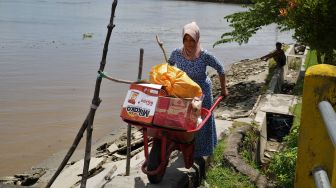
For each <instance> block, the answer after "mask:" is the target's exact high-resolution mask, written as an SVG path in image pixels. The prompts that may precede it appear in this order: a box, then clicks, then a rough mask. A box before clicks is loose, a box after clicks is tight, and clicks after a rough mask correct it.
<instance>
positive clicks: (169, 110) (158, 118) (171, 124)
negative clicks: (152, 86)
mask: <svg viewBox="0 0 336 188" xmlns="http://www.w3.org/2000/svg"><path fill="white" fill-rule="evenodd" d="M192 101H193V99H191V98H190V99H189V98H188V99H185V98H173V97H159V100H158V103H157V105H156V110H155V114H154V121H153V124H155V125H158V126H161V127H168V128H172V129H179V130H193V129H195V128H196V127H197V118H198V117H199V116H200V109H195V108H193V106H192Z"/></svg>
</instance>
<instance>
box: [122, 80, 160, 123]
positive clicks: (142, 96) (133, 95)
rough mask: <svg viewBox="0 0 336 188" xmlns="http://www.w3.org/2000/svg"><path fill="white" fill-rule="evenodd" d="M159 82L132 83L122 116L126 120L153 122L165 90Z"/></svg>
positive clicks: (123, 106)
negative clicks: (159, 100) (159, 97)
mask: <svg viewBox="0 0 336 188" xmlns="http://www.w3.org/2000/svg"><path fill="white" fill-rule="evenodd" d="M161 88H162V85H158V84H143V83H142V84H131V86H130V89H129V90H128V92H127V95H126V98H125V101H124V104H123V105H122V109H121V112H120V117H121V118H123V119H126V120H131V121H136V122H142V123H146V124H151V123H152V122H153V117H154V112H155V108H156V105H157V101H158V96H164V95H165V91H164V90H163V89H161Z"/></svg>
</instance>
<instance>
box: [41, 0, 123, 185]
mask: <svg viewBox="0 0 336 188" xmlns="http://www.w3.org/2000/svg"><path fill="white" fill-rule="evenodd" d="M117 4H118V1H117V0H114V1H113V3H112V11H111V17H110V22H109V25H108V26H107V35H106V39H105V44H104V49H103V55H102V60H101V62H100V67H99V71H104V68H105V64H106V56H107V51H108V44H109V41H110V37H111V33H112V30H113V28H114V26H115V25H114V24H113V19H114V13H115V9H116V7H117ZM101 81H102V78H101V77H97V80H96V86H95V91H94V96H93V99H92V105H91V108H90V111H89V113H88V115H87V116H86V119H85V120H84V122H83V124H82V126H81V128H80V129H79V131H78V133H77V135H76V137H75V140H74V142H73V143H72V146H71V147H70V148H69V150H68V152H67V154H66V156H65V157H64V159H63V161H62V162H61V164H60V166H59V167H58V169H57V170H56V172H55V174H54V175H53V177H52V178H51V179H50V180H49V182H48V184H47V185H46V187H47V188H49V187H50V186H51V185H52V184H53V182H54V181H55V180H56V178H57V177H58V175H59V174H60V173H61V172H62V170H63V168H64V167H65V165H66V164H67V162H68V161H69V159H70V158H71V156H72V154H73V153H74V151H75V150H76V148H77V146H78V144H79V142H80V140H81V138H82V137H83V133H84V131H85V129H87V130H88V133H87V142H86V144H87V145H86V151H85V157H84V158H85V162H84V168H83V178H82V182H81V187H82V188H85V187H86V179H87V177H88V166H89V164H90V153H91V138H92V124H93V120H94V115H95V112H96V110H97V108H98V106H99V105H100V103H101V100H100V98H99V92H100V85H101Z"/></svg>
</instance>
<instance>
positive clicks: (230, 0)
mask: <svg viewBox="0 0 336 188" xmlns="http://www.w3.org/2000/svg"><path fill="white" fill-rule="evenodd" d="M187 1H188V0H187ZM189 1H203V2H218V3H237V4H249V3H252V2H251V0H189Z"/></svg>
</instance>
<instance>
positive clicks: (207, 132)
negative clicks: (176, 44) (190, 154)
mask: <svg viewBox="0 0 336 188" xmlns="http://www.w3.org/2000/svg"><path fill="white" fill-rule="evenodd" d="M168 63H169V64H170V65H175V66H177V67H178V68H179V69H181V70H183V71H184V72H186V73H187V74H188V76H189V77H190V78H191V79H192V80H193V81H195V82H196V83H197V84H198V85H199V86H200V87H201V88H202V92H203V94H204V100H203V103H202V106H203V107H205V108H207V109H209V108H210V107H211V105H212V103H213V97H212V83H211V80H210V78H209V77H208V76H207V74H206V69H207V66H210V67H212V68H214V69H215V70H217V72H218V74H220V75H223V74H224V66H223V64H222V63H221V62H220V61H219V60H218V59H216V57H215V56H213V55H212V54H210V53H209V52H207V51H205V50H202V52H201V54H200V57H198V58H197V59H195V60H192V61H190V60H187V59H185V58H184V57H183V56H182V50H181V49H180V48H179V49H175V50H174V51H173V52H172V53H171V55H170V58H169V60H168ZM216 145H217V135H216V126H215V119H214V117H213V115H211V117H210V118H209V119H208V121H207V122H206V124H205V125H204V126H203V127H202V129H201V130H199V131H198V133H197V134H196V137H195V153H194V157H195V158H196V157H201V156H210V155H212V153H213V150H214V147H215V146H216Z"/></svg>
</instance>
